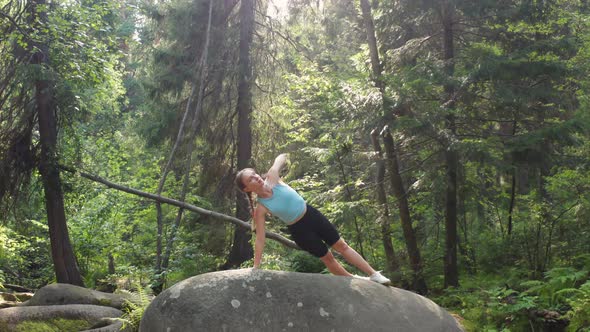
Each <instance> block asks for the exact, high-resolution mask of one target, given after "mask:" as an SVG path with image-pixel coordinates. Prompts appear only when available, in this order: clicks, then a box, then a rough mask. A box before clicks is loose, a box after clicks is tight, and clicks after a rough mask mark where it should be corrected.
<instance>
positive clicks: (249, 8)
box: [222, 0, 254, 269]
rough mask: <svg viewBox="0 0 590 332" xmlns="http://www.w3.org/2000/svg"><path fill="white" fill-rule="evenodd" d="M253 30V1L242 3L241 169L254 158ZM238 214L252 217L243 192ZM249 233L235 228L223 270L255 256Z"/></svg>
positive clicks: (237, 202)
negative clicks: (252, 123)
mask: <svg viewBox="0 0 590 332" xmlns="http://www.w3.org/2000/svg"><path fill="white" fill-rule="evenodd" d="M253 32H254V0H242V3H241V4H240V55H239V79H238V105H237V108H238V109H237V112H238V169H243V168H246V167H249V166H251V159H252V128H251V122H252V118H251V117H252V91H251V90H252V88H251V87H252V64H251V59H250V48H251V44H252V36H253ZM236 217H237V218H238V219H241V220H248V219H250V211H249V209H248V202H247V201H246V198H245V197H244V195H238V196H237V197H236ZM250 238H251V235H250V232H248V231H246V230H244V229H241V228H237V227H236V228H235V230H234V238H233V243H232V247H231V251H230V254H229V257H228V258H227V261H226V262H225V264H224V265H223V266H222V268H224V269H228V268H232V267H237V266H239V265H240V264H242V263H243V262H245V261H247V260H248V259H251V258H252V257H253V256H254V251H253V249H252V245H251V244H250V242H249V241H250Z"/></svg>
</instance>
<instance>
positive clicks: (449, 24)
mask: <svg viewBox="0 0 590 332" xmlns="http://www.w3.org/2000/svg"><path fill="white" fill-rule="evenodd" d="M441 6H442V15H441V18H442V25H443V53H444V60H445V66H446V72H447V77H448V79H449V80H450V78H451V77H452V76H453V74H454V71H455V66H454V63H453V61H454V57H455V55H454V53H455V49H454V45H453V38H454V35H453V12H454V10H453V7H452V6H453V5H452V4H451V3H450V2H449V1H444V2H443V3H442V4H441ZM444 90H445V95H446V98H447V99H448V100H449V101H451V102H449V103H445V105H446V107H447V109H453V108H454V106H455V102H454V99H455V96H454V95H455V88H454V86H453V85H452V84H451V83H445V85H444ZM446 122H447V123H446V127H447V131H448V132H449V134H450V136H451V139H450V140H449V141H448V142H447V143H448V144H447V147H446V151H445V161H446V165H447V168H446V178H447V188H446V207H445V230H446V245H445V261H444V274H445V282H444V283H445V287H448V286H454V287H457V286H459V271H458V268H457V158H458V157H457V151H456V150H455V148H454V146H453V139H454V137H455V134H456V125H455V117H454V115H453V114H451V113H449V114H448V115H447V116H446Z"/></svg>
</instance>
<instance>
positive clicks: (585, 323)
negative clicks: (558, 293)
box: [565, 280, 590, 331]
mask: <svg viewBox="0 0 590 332" xmlns="http://www.w3.org/2000/svg"><path fill="white" fill-rule="evenodd" d="M574 294H575V295H574V296H573V297H572V298H570V299H569V300H568V301H567V302H568V304H569V305H570V306H571V307H572V309H571V310H570V311H568V313H567V314H566V315H565V317H566V318H568V319H569V320H570V325H569V326H568V330H569V331H590V280H588V281H586V283H585V284H583V285H582V286H581V287H580V289H576V292H575V293H574Z"/></svg>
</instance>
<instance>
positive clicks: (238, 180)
mask: <svg viewBox="0 0 590 332" xmlns="http://www.w3.org/2000/svg"><path fill="white" fill-rule="evenodd" d="M246 171H252V172H256V171H255V170H254V169H253V168H244V169H243V170H241V171H239V172H238V174H236V179H235V183H236V187H238V189H239V190H240V191H241V192H243V193H244V194H246V196H248V202H250V215H253V213H254V198H253V197H252V192H251V191H248V192H246V191H244V189H245V188H246V185H245V184H244V179H243V177H244V173H245V172H246ZM254 228H255V224H254V221H252V230H254Z"/></svg>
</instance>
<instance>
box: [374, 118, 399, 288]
mask: <svg viewBox="0 0 590 332" xmlns="http://www.w3.org/2000/svg"><path fill="white" fill-rule="evenodd" d="M371 142H372V143H373V149H374V150H375V152H376V153H377V158H378V159H377V162H376V164H377V174H376V176H375V184H376V191H377V203H378V204H379V205H380V206H381V223H380V224H381V241H382V242H383V249H384V251H385V258H386V260H387V261H386V265H385V268H386V270H387V272H389V273H391V275H392V277H393V278H394V282H399V262H398V259H397V257H396V255H395V249H394V248H393V244H392V243H391V233H392V232H391V216H390V215H389V207H388V206H387V196H386V192H385V161H384V160H383V152H382V150H381V144H379V132H378V131H377V129H373V131H371Z"/></svg>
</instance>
